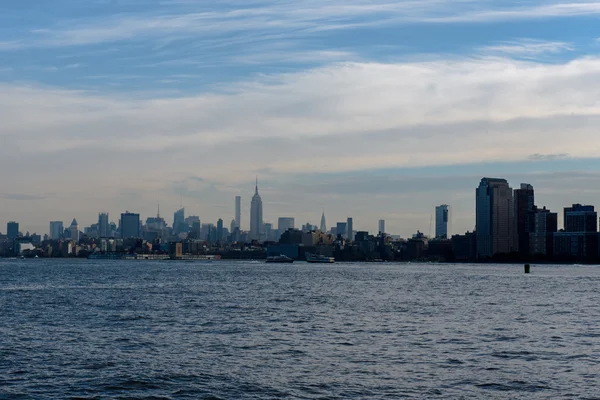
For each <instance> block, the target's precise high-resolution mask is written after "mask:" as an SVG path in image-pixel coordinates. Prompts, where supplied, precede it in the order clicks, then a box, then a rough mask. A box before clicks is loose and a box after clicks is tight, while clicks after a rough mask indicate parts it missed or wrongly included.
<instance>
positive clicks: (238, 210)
mask: <svg viewBox="0 0 600 400" xmlns="http://www.w3.org/2000/svg"><path fill="white" fill-rule="evenodd" d="M241 223H242V196H235V225H236V226H237V227H238V228H240V229H241V227H242V226H241ZM232 232H233V231H232Z"/></svg>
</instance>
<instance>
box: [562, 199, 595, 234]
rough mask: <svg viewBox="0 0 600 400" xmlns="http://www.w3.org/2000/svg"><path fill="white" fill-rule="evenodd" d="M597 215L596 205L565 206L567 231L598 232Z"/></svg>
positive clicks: (564, 220)
mask: <svg viewBox="0 0 600 400" xmlns="http://www.w3.org/2000/svg"><path fill="white" fill-rule="evenodd" d="M597 217H598V214H597V213H596V211H595V210H594V206H584V205H581V204H573V206H572V207H565V209H564V212H563V224H564V228H565V232H597V231H598V218H597Z"/></svg>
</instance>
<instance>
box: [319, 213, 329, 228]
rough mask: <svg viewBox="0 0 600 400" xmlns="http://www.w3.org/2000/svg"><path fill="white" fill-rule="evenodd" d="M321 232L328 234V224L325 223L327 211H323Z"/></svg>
mask: <svg viewBox="0 0 600 400" xmlns="http://www.w3.org/2000/svg"><path fill="white" fill-rule="evenodd" d="M320 228H321V232H323V233H327V222H326V221H325V210H323V214H321V227H320Z"/></svg>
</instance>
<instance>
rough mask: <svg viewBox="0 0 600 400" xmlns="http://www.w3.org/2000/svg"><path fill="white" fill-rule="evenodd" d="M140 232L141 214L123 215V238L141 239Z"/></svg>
mask: <svg viewBox="0 0 600 400" xmlns="http://www.w3.org/2000/svg"><path fill="white" fill-rule="evenodd" d="M139 237H141V232H140V214H134V213H130V212H129V211H126V212H125V213H124V214H121V238H123V239H129V238H139Z"/></svg>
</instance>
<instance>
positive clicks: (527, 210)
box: [514, 183, 535, 254]
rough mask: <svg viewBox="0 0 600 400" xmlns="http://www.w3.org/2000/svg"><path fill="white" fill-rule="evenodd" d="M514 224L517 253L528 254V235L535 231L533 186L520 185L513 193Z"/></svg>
mask: <svg viewBox="0 0 600 400" xmlns="http://www.w3.org/2000/svg"><path fill="white" fill-rule="evenodd" d="M514 202H515V223H516V226H517V227H516V228H517V243H518V248H519V253H521V254H529V253H530V235H531V233H533V231H534V230H535V215H534V213H535V193H534V191H533V186H531V185H530V184H528V183H521V188H520V189H515V191H514Z"/></svg>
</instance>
